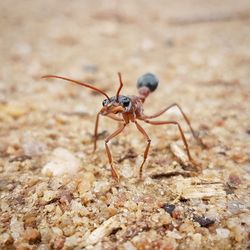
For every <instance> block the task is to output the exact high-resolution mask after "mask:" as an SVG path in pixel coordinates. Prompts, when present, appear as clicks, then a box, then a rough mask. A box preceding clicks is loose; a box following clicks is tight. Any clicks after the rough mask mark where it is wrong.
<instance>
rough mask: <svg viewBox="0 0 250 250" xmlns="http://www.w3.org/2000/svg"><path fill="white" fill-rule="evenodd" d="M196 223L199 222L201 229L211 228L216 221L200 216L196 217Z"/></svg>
mask: <svg viewBox="0 0 250 250" xmlns="http://www.w3.org/2000/svg"><path fill="white" fill-rule="evenodd" d="M194 221H196V222H198V223H199V224H200V226H201V227H209V226H210V225H212V224H214V220H211V219H209V218H207V217H204V216H198V215H194Z"/></svg>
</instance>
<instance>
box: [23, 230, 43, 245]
mask: <svg viewBox="0 0 250 250" xmlns="http://www.w3.org/2000/svg"><path fill="white" fill-rule="evenodd" d="M24 239H26V240H27V241H28V242H29V243H30V244H35V243H38V242H40V241H41V234H40V232H39V231H38V230H37V229H35V228H32V227H27V229H26V230H25V232H24Z"/></svg>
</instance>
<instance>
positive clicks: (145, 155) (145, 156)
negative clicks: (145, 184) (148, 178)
mask: <svg viewBox="0 0 250 250" xmlns="http://www.w3.org/2000/svg"><path fill="white" fill-rule="evenodd" d="M135 125H136V127H137V129H138V130H139V131H140V132H141V133H142V134H143V135H144V137H146V139H147V142H148V144H147V147H146V149H145V151H144V159H143V162H142V164H141V166H140V179H141V178H142V169H143V165H144V163H145V161H146V160H147V157H148V151H149V148H150V143H151V139H150V138H149V136H148V135H147V133H146V131H145V130H144V129H143V128H142V127H141V126H140V125H139V124H138V123H137V122H136V121H135Z"/></svg>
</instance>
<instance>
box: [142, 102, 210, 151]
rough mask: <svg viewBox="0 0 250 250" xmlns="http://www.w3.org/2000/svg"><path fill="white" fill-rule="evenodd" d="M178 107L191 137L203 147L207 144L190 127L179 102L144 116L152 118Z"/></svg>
mask: <svg viewBox="0 0 250 250" xmlns="http://www.w3.org/2000/svg"><path fill="white" fill-rule="evenodd" d="M174 107H176V108H178V110H179V111H180V113H181V114H182V116H183V118H184V120H185V121H186V123H187V125H188V127H189V129H190V130H191V132H192V135H193V137H194V138H195V140H196V141H197V142H198V143H199V144H200V145H201V146H202V147H203V148H206V147H207V146H206V145H205V144H204V143H203V141H202V140H201V138H200V137H199V136H198V135H197V133H195V131H194V129H193V128H192V125H191V122H190V121H189V119H188V117H187V115H186V114H185V113H184V111H183V110H182V108H181V107H180V105H179V104H177V103H173V104H171V105H170V106H168V107H166V108H165V109H163V110H161V111H159V112H157V113H156V114H154V115H150V116H145V119H153V118H157V117H159V116H161V115H162V114H164V113H165V112H167V111H168V110H169V109H171V108H174Z"/></svg>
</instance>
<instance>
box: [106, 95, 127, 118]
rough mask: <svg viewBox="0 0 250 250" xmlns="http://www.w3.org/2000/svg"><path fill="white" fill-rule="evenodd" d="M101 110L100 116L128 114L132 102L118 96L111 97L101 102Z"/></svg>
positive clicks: (125, 97)
mask: <svg viewBox="0 0 250 250" xmlns="http://www.w3.org/2000/svg"><path fill="white" fill-rule="evenodd" d="M102 105H103V108H102V110H101V114H103V115H107V114H110V113H112V114H118V113H125V112H129V111H130V110H131V108H132V101H131V99H130V98H129V97H127V96H124V95H120V96H118V100H117V96H113V97H111V98H110V100H109V99H105V100H104V101H103V102H102Z"/></svg>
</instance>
